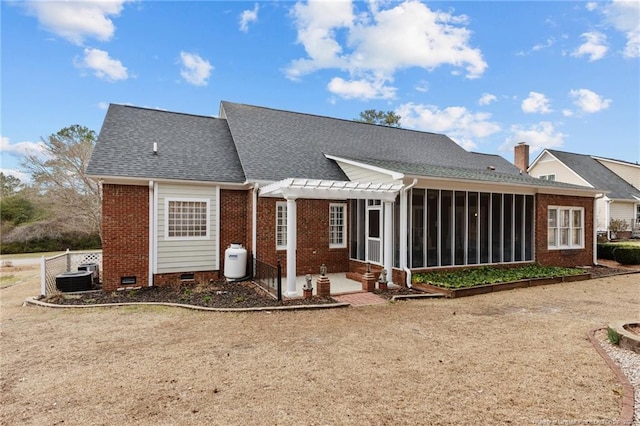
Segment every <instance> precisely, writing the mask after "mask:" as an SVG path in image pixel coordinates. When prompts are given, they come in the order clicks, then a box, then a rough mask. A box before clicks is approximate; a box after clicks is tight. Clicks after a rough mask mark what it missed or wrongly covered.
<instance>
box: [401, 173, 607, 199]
mask: <svg viewBox="0 0 640 426" xmlns="http://www.w3.org/2000/svg"><path fill="white" fill-rule="evenodd" d="M405 177H406V178H408V179H411V178H415V179H425V180H432V181H441V182H460V183H483V184H487V185H496V186H500V187H504V186H511V187H518V188H528V189H534V190H535V191H534V192H536V193H540V194H558V195H576V192H578V193H584V194H585V195H587V196H592V195H597V194H608V193H609V192H611V191H603V190H601V189H592V188H584V189H582V188H554V187H547V186H538V185H533V184H532V185H528V184H522V183H517V182H493V181H480V180H470V179H458V178H449V177H446V178H445V177H430V176H419V175H406V176H405Z"/></svg>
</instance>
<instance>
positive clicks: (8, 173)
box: [0, 167, 31, 183]
mask: <svg viewBox="0 0 640 426" xmlns="http://www.w3.org/2000/svg"><path fill="white" fill-rule="evenodd" d="M0 172H2V173H4V174H5V176H13V177H15V178H18V179H20V182H22V183H26V182H29V181H30V179H31V177H30V175H29V174H27V173H25V172H21V171H20V170H16V169H7V168H4V167H0Z"/></svg>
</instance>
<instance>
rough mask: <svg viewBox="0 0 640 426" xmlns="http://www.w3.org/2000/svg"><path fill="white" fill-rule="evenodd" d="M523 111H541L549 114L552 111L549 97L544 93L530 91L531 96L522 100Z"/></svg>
mask: <svg viewBox="0 0 640 426" xmlns="http://www.w3.org/2000/svg"><path fill="white" fill-rule="evenodd" d="M520 107H521V108H522V111H524V112H526V113H527V114H533V113H536V112H537V113H540V114H548V113H550V112H551V111H552V109H551V108H550V107H549V99H547V97H546V96H545V95H543V94H542V93H538V92H529V97H528V98H527V99H525V100H523V101H522V104H521V105H520Z"/></svg>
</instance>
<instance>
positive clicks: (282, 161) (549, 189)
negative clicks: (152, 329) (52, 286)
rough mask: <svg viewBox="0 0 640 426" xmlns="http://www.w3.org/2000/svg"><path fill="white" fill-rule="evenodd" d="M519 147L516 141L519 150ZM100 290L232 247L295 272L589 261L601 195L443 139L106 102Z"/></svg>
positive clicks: (158, 278) (320, 120) (396, 276)
mask: <svg viewBox="0 0 640 426" xmlns="http://www.w3.org/2000/svg"><path fill="white" fill-rule="evenodd" d="M527 154H528V153H527ZM88 173H89V174H90V175H91V176H92V177H93V178H95V179H97V180H99V181H100V182H101V183H102V188H103V236H104V238H103V271H102V275H103V288H104V289H105V290H113V289H117V288H121V287H128V286H147V285H149V286H151V285H167V284H171V283H172V282H175V281H177V280H180V279H181V278H184V277H185V276H187V277H189V278H193V279H195V280H197V281H207V280H210V279H219V278H222V277H223V273H224V270H225V265H224V251H225V249H226V248H227V247H228V246H229V245H230V244H231V243H240V244H242V245H243V247H245V248H246V249H247V250H248V252H249V253H251V254H252V255H253V256H255V258H257V259H260V260H261V261H264V262H266V263H270V264H274V263H275V262H276V261H278V260H279V261H280V262H281V263H282V266H283V270H284V271H285V276H286V282H287V284H286V285H287V288H286V291H287V293H286V294H288V295H293V294H294V292H295V276H296V275H304V274H307V273H317V270H318V267H319V265H321V264H325V265H326V266H327V268H328V269H329V270H330V271H331V272H344V273H346V274H349V276H358V275H359V274H362V273H363V272H364V269H365V265H366V264H367V263H369V264H370V265H372V268H373V270H374V271H376V272H379V271H381V270H383V269H384V270H386V271H387V273H388V276H389V277H390V279H391V280H392V281H393V282H394V283H396V284H399V285H406V284H407V283H408V282H410V279H411V274H412V272H414V271H418V270H426V269H433V268H457V267H469V266H475V265H487V264H491V265H503V264H505V265H508V264H518V263H530V262H536V261H537V262H539V263H541V264H545V265H563V266H576V265H589V264H592V263H593V254H594V249H593V242H594V226H593V220H594V218H593V205H594V199H595V198H596V197H597V196H599V194H600V193H601V192H602V191H599V190H598V189H594V188H587V187H583V186H578V185H572V184H566V183H560V182H553V181H544V180H540V179H535V178H532V177H530V176H528V175H527V174H526V173H522V172H521V170H519V169H518V168H517V167H515V166H514V165H513V164H511V163H509V162H508V161H506V160H504V159H503V158H502V157H499V156H496V155H487V154H478V153H472V152H468V151H465V150H464V149H463V148H461V147H460V146H458V145H457V144H456V143H455V142H453V141H452V140H451V139H449V138H448V137H446V136H445V135H440V134H434V133H425V132H417V131H412V130H406V129H398V128H389V127H384V126H376V125H371V124H366V123H358V122H352V121H347V120H340V119H335V118H329V117H322V116H316V115H309V114H302V113H296V112H289V111H281V110H275V109H270V108H264V107H256V106H249V105H243V104H235V103H230V102H222V103H221V105H220V113H219V118H213V117H205V116H196V115H189V114H182V113H175V112H167V111H159V110H150V109H144V108H137V107H131V106H123V105H111V106H110V107H109V110H108V112H107V115H106V118H105V121H104V124H103V127H102V130H101V132H100V135H99V137H98V142H97V144H96V148H95V150H94V153H93V155H92V158H91V162H90V164H89V168H88Z"/></svg>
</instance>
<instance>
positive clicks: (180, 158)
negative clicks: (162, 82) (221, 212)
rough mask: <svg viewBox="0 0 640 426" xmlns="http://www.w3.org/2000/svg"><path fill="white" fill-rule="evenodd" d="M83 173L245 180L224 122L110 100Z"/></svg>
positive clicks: (223, 180)
mask: <svg viewBox="0 0 640 426" xmlns="http://www.w3.org/2000/svg"><path fill="white" fill-rule="evenodd" d="M154 144H156V146H157V153H155V154H154V152H153V147H154ZM87 173H88V174H89V175H92V176H97V177H126V178H143V179H172V180H187V181H203V182H229V183H244V182H245V176H244V172H243V170H242V166H241V164H240V160H239V158H238V155H237V153H236V151H235V146H234V144H233V140H232V139H231V134H230V133H229V128H228V126H227V123H226V121H225V120H222V119H218V118H213V117H205V116H198V115H189V114H179V113H174V112H167V111H160V110H154V109H145V108H137V107H131V106H125V105H113V104H112V105H110V106H109V110H108V111H107V116H106V117H105V120H104V123H103V125H102V129H101V131H100V135H99V136H98V141H97V143H96V146H95V149H94V152H93V154H92V156H91V160H90V162H89V166H88V167H87Z"/></svg>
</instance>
